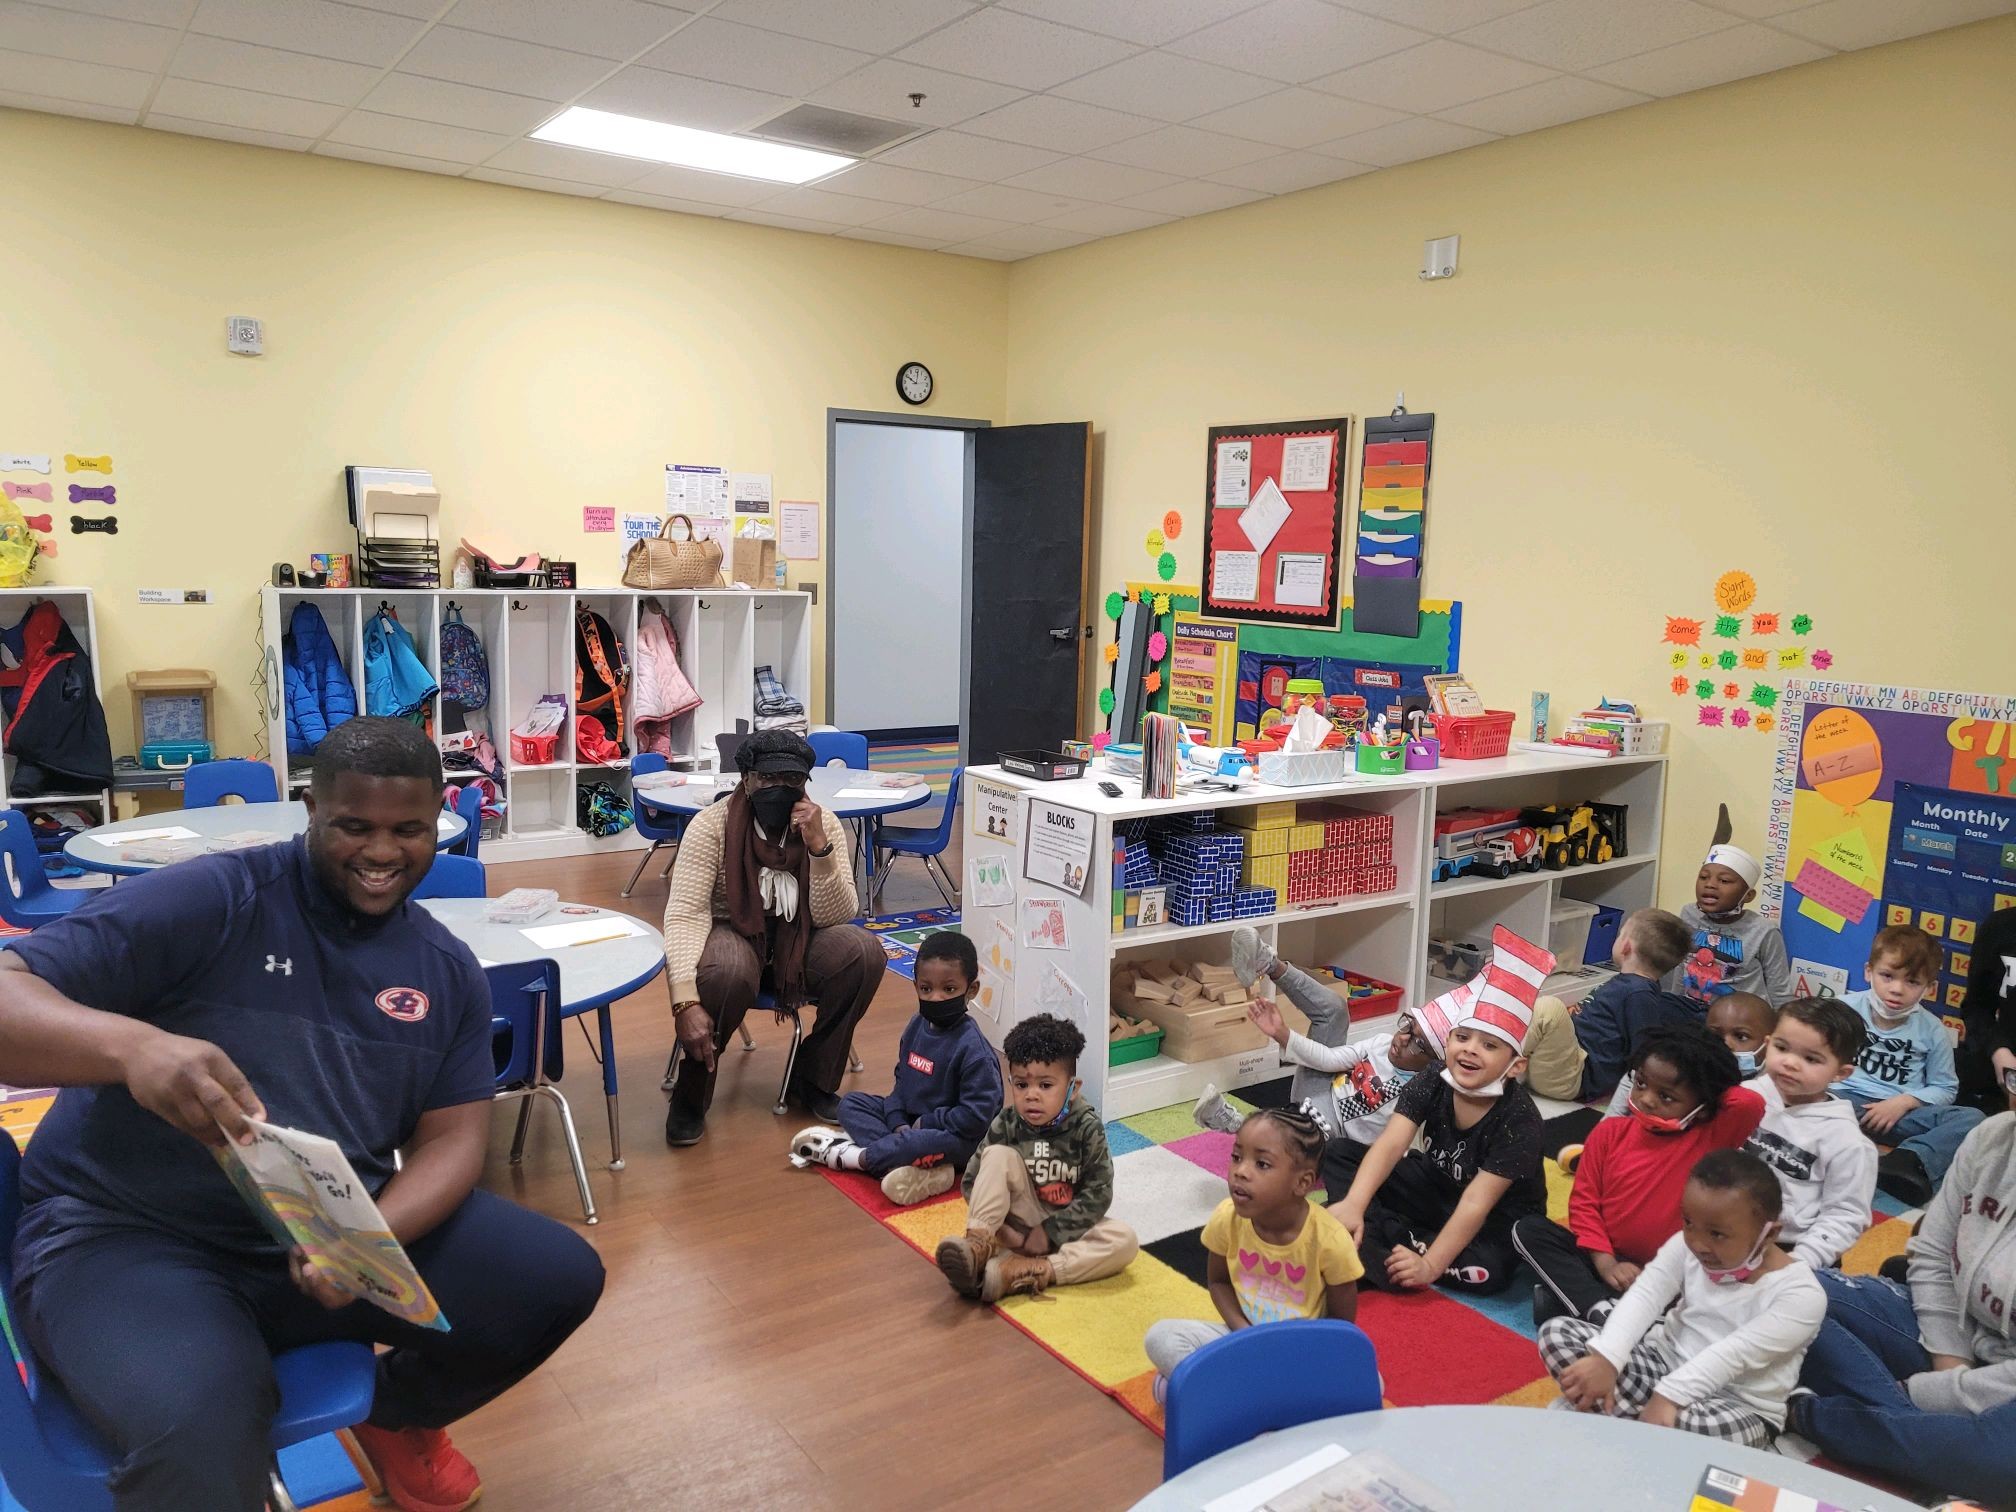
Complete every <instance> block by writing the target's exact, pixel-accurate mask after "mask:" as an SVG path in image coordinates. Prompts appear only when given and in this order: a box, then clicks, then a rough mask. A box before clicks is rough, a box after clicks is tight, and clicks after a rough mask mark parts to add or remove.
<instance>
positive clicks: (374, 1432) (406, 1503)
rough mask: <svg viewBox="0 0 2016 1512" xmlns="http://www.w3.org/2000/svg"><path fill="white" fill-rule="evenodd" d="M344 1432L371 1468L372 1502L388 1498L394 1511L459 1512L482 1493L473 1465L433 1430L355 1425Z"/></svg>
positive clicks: (386, 1500)
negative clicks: (354, 1442) (373, 1473)
mask: <svg viewBox="0 0 2016 1512" xmlns="http://www.w3.org/2000/svg"><path fill="white" fill-rule="evenodd" d="M350 1432H351V1434H352V1435H353V1436H354V1437H355V1438H356V1440H357V1447H358V1448H359V1449H361V1450H363V1451H364V1458H365V1459H366V1460H368V1461H369V1462H370V1466H371V1469H372V1470H373V1471H375V1472H376V1475H375V1477H374V1478H375V1479H376V1481H377V1484H376V1485H374V1486H372V1487H371V1499H372V1500H373V1501H374V1502H390V1503H391V1504H392V1505H393V1506H395V1507H398V1508H399V1509H400V1512H462V1509H463V1508H464V1507H468V1506H471V1505H473V1504H474V1503H475V1501H476V1498H477V1497H479V1496H481V1495H482V1494H483V1482H482V1481H481V1480H479V1479H477V1476H476V1467H475V1466H474V1465H472V1464H470V1463H469V1461H468V1459H467V1458H466V1457H465V1456H464V1455H463V1453H462V1451H461V1450H459V1449H457V1448H456V1447H455V1446H454V1445H453V1444H451V1443H449V1442H448V1435H447V1434H445V1433H443V1432H442V1431H441V1430H440V1429H439V1428H374V1427H372V1426H371V1425H370V1424H369V1423H359V1424H358V1425H357V1426H356V1427H355V1428H352V1429H351V1430H350Z"/></svg>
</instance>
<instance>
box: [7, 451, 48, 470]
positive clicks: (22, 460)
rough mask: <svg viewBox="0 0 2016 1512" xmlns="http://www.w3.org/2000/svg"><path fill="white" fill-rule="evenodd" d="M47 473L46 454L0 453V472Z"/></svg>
mask: <svg viewBox="0 0 2016 1512" xmlns="http://www.w3.org/2000/svg"><path fill="white" fill-rule="evenodd" d="M47 471H49V454H48V453H47V452H0V472H39V473H46V472H47Z"/></svg>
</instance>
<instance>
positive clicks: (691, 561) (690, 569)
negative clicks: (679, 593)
mask: <svg viewBox="0 0 2016 1512" xmlns="http://www.w3.org/2000/svg"><path fill="white" fill-rule="evenodd" d="M674 520H684V521H685V522H686V539H685V540H683V541H675V540H673V539H672V537H671V535H670V533H669V532H670V531H671V529H672V523H673V521H674ZM720 581H721V543H720V542H719V541H697V540H695V539H693V520H692V517H691V516H690V515H683V514H676V515H672V516H671V517H669V518H668V519H667V520H666V521H665V524H664V525H663V526H662V527H661V528H660V530H659V532H658V534H657V535H655V536H650V537H647V538H646V539H644V540H642V541H636V542H633V543H632V545H631V547H630V552H629V555H627V556H625V557H624V558H623V586H624V587H625V588H713V587H716V586H717V585H718V584H719V583H720Z"/></svg>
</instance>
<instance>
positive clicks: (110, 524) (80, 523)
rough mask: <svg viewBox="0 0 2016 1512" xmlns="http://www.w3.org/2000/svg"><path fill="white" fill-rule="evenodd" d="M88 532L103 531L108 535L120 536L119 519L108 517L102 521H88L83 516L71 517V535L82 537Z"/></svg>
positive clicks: (114, 516) (112, 516)
mask: <svg viewBox="0 0 2016 1512" xmlns="http://www.w3.org/2000/svg"><path fill="white" fill-rule="evenodd" d="M87 530H102V531H103V532H104V533H105V534H106V535H117V534H119V517H118V516H117V515H107V516H105V518H104V519H102V520H87V519H85V518H84V516H82V515H72V516H70V534H72V535H82V534H84V532H85V531H87Z"/></svg>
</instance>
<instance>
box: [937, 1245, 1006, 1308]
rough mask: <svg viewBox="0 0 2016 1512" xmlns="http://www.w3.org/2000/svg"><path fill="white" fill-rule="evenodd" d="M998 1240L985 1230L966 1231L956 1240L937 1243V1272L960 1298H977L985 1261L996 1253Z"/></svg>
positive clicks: (998, 1247)
mask: <svg viewBox="0 0 2016 1512" xmlns="http://www.w3.org/2000/svg"><path fill="white" fill-rule="evenodd" d="M1000 1250H1001V1241H1000V1240H999V1239H998V1238H997V1237H995V1235H994V1233H993V1232H992V1231H991V1230H989V1229H968V1230H966V1232H965V1234H964V1235H963V1236H962V1237H960V1238H956V1239H941V1240H939V1241H938V1269H939V1270H941V1271H943V1272H944V1273H945V1279H946V1280H947V1281H950V1282H951V1283H952V1290H954V1291H956V1292H957V1293H959V1295H960V1296H962V1297H977V1296H979V1295H980V1281H981V1277H983V1276H984V1275H985V1274H986V1272H987V1262H988V1261H989V1260H992V1259H993V1258H994V1257H995V1255H997V1254H998V1253H1000Z"/></svg>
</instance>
